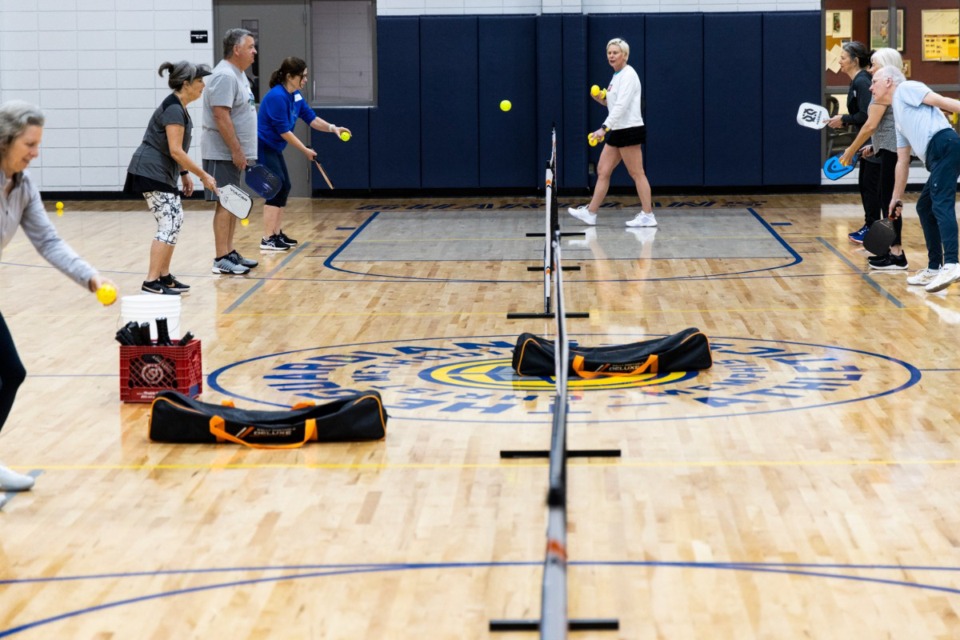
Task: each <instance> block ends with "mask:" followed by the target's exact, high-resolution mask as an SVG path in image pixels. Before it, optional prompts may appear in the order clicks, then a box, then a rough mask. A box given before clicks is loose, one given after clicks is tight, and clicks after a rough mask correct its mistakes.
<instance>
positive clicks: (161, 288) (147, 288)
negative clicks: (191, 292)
mask: <svg viewBox="0 0 960 640" xmlns="http://www.w3.org/2000/svg"><path fill="white" fill-rule="evenodd" d="M140 291H143V292H144V293H156V294H159V295H163V296H178V295H180V292H179V291H175V290H173V289H171V288H170V287H168V286H167V285H165V284H163V282H161V281H160V279H159V278H158V279H157V280H153V281H147V280H144V281H143V285H142V286H141V287H140Z"/></svg>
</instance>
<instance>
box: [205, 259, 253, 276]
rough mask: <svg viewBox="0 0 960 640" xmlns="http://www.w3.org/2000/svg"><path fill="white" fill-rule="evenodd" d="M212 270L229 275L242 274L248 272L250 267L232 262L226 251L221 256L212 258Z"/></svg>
mask: <svg viewBox="0 0 960 640" xmlns="http://www.w3.org/2000/svg"><path fill="white" fill-rule="evenodd" d="M212 271H213V272H214V273H225V274H227V275H231V276H244V275H246V274H248V273H249V272H250V268H249V267H245V266H243V265H242V264H237V263H236V262H234V261H233V259H232V258H231V255H230V254H229V253H228V254H227V255H225V256H223V257H222V258H214V259H213V269H212Z"/></svg>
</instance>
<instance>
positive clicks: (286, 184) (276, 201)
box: [257, 143, 293, 207]
mask: <svg viewBox="0 0 960 640" xmlns="http://www.w3.org/2000/svg"><path fill="white" fill-rule="evenodd" d="M257 162H259V163H260V164H262V165H263V166H265V167H266V168H267V169H270V171H271V172H272V173H273V174H274V175H277V176H279V177H280V179H281V180H283V186H282V187H280V191H277V195H275V196H273V197H272V198H270V199H269V200H267V204H268V205H270V206H271V207H285V206H287V196H289V195H290V189H291V188H292V187H293V185H292V184H291V182H290V173H289V172H288V171H287V161H286V160H284V159H283V152H281V151H277V150H275V149H272V148H270V147H268V146H267V145H265V144H262V143H261V144H260V145H259V146H258V147H257Z"/></svg>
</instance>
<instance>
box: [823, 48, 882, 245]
mask: <svg viewBox="0 0 960 640" xmlns="http://www.w3.org/2000/svg"><path fill="white" fill-rule="evenodd" d="M869 66H870V52H869V51H867V48H866V47H865V46H864V45H863V43H862V42H856V41H853V42H847V43H845V44H844V45H843V51H841V52H840V70H841V71H842V72H843V73H846V74H847V75H848V76H850V80H851V82H850V89H849V90H848V91H847V113H846V114H845V115H842V116H841V115H835V116H833V117H832V118H830V119H829V120H828V121H827V126H828V127H831V128H833V129H840V128H842V127H848V126H852V127H854V128H855V129H857V130H858V131H859V130H860V128H861V127H862V126H863V125H864V123H865V122H866V121H867V111H868V109H869V107H870V73H869V72H868V71H867V67H869ZM858 184H859V186H860V201H861V202H862V203H863V226H862V227H861V228H860V229H858V230H857V231H854V232H853V233H851V234H849V235H848V236H847V237H848V238H849V239H850V242H855V243H857V244H863V237H864V236H865V235H867V229H869V228H870V225H871V224H873V223H874V222H875V221H877V220H879V219H880V161H879V159H877V158H876V157H869V158H863V159H862V160H861V162H860V173H859V178H858Z"/></svg>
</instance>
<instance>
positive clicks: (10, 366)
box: [0, 314, 27, 430]
mask: <svg viewBox="0 0 960 640" xmlns="http://www.w3.org/2000/svg"><path fill="white" fill-rule="evenodd" d="M26 377H27V370H26V369H24V368H23V363H22V362H20V356H19V355H17V347H16V346H14V344H13V336H11V335H10V330H9V329H7V323H6V322H4V320H3V314H0V430H3V424H4V423H5V422H6V421H7V416H9V415H10V409H12V408H13V399H14V398H15V397H16V395H17V389H19V388H20V385H21V384H23V381H24V380H25V379H26Z"/></svg>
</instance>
